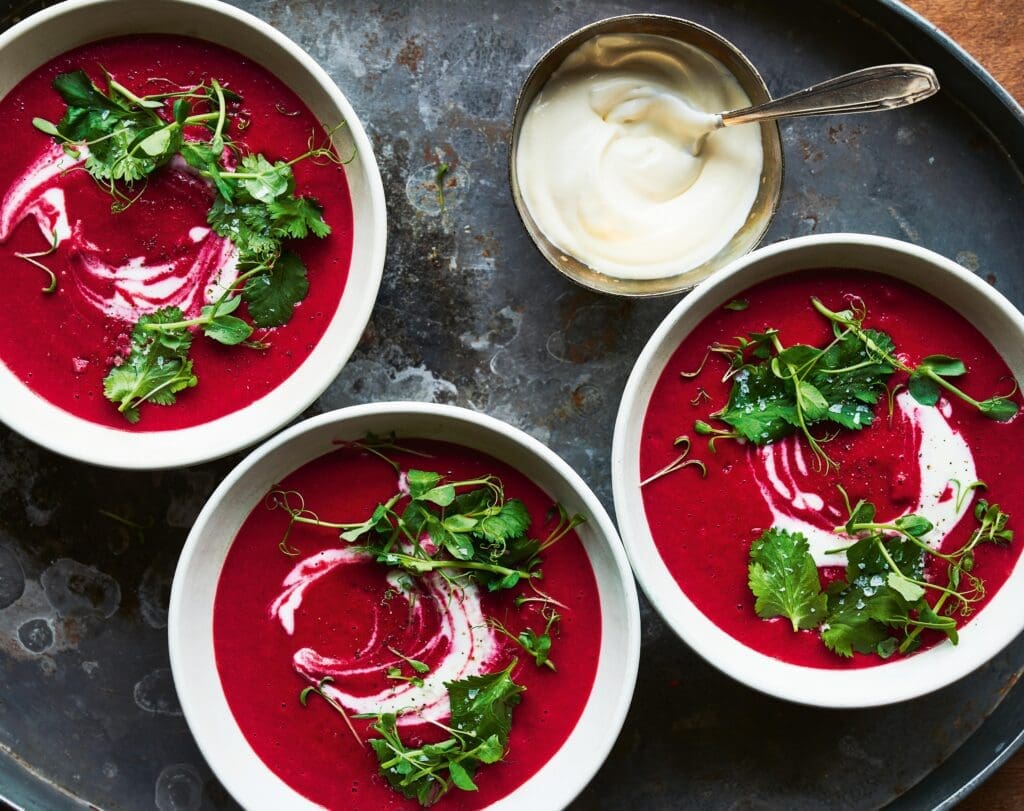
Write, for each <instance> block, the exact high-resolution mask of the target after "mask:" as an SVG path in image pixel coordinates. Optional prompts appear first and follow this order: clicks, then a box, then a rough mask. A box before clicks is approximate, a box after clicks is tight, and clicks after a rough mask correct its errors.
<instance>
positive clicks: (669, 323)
mask: <svg viewBox="0 0 1024 811" xmlns="http://www.w3.org/2000/svg"><path fill="white" fill-rule="evenodd" d="M843 251H852V252H854V254H855V255H854V256H852V258H850V259H845V260H839V259H838V258H837V255H838V254H839V253H840V252H843ZM830 252H831V253H830ZM882 253H884V254H887V255H890V256H894V257H899V258H900V259H904V260H913V261H916V262H917V263H918V264H919V266H921V267H924V266H927V267H928V269H929V271H930V272H934V273H936V274H945V276H946V278H947V279H950V280H952V282H951V283H952V284H955V285H960V290H961V291H968V292H970V293H971V294H973V295H974V296H975V297H976V301H977V302H979V304H978V306H981V307H984V309H985V311H986V312H990V313H993V314H994V315H997V316H998V317H999V318H1000V324H1001V325H1009V326H1010V327H1011V329H1012V330H1013V331H1014V333H1015V335H1014V336H1013V338H1012V339H1006V340H1005V341H1004V345H1005V344H1009V343H1010V342H1011V340H1016V341H1017V342H1018V343H1020V344H1022V345H1024V315H1022V314H1021V312H1020V311H1019V310H1017V308H1016V307H1014V305H1013V304H1012V303H1011V302H1010V301H1009V300H1008V299H1007V298H1006V297H1005V296H1003V294H1002V293H1000V292H999V291H997V290H996V289H995V288H993V287H991V286H990V285H988V284H986V283H985V282H984V281H982V280H981V279H980V278H978V277H977V276H976V275H974V274H973V273H971V272H970V271H968V270H966V269H964V268H962V267H961V266H960V265H958V264H956V263H955V262H953V261H952V260H950V259H948V258H946V257H944V256H941V255H940V254H937V253H935V252H933V251H931V250H928V249H926V248H922V247H920V246H917V245H913V244H910V243H907V242H903V241H900V240H897V239H892V238H889V237H880V236H873V235H868V234H856V233H836V234H824V235H812V236H806V237H799V238H796V239H789V240H784V241H781V242H778V243H775V244H773V245H770V246H767V247H763V248H759V249H758V250H756V251H754V252H752V253H750V254H748V255H746V256H744V257H742V258H741V259H739V260H737V261H735V262H733V263H732V264H731V265H729V266H728V267H727V268H725V269H723V270H722V271H721V272H720V273H719V274H717V275H716V276H715V277H714V278H713V279H712V280H709V281H708V282H706V283H704V284H702V285H700V286H699V287H698V288H697V290H696V291H694V292H693V293H691V294H690V295H689V296H687V297H686V298H685V299H683V300H682V301H681V302H679V304H677V305H676V306H675V307H674V308H673V309H672V310H671V312H669V314H668V315H667V316H666V317H665V319H664V320H663V321H662V322H661V324H660V325H659V326H658V328H657V329H656V330H655V332H654V334H653V335H652V336H651V338H650V340H649V341H648V342H647V344H646V346H645V347H644V349H643V351H642V352H641V353H640V355H639V357H638V358H637V361H636V363H635V365H634V367H633V369H632V371H631V373H630V375H629V378H628V380H627V382H626V386H625V390H624V391H623V395H622V400H621V402H620V405H619V411H618V415H617V417H616V422H615V435H614V439H613V444H612V471H611V476H612V491H613V494H614V501H615V513H616V518H617V522H618V525H619V531H620V534H621V537H622V541H623V544H624V546H625V547H626V554H627V556H628V557H629V560H630V564H631V565H632V567H633V573H634V574H635V575H636V578H637V581H638V582H639V584H640V587H641V590H642V591H643V592H644V594H645V595H646V596H647V598H648V599H649V600H650V602H651V604H652V605H653V606H654V608H655V610H657V611H658V613H659V614H660V615H661V617H662V618H663V619H664V620H665V622H666V624H667V625H668V626H669V627H670V628H672V630H673V631H674V632H675V633H676V634H677V635H678V636H679V637H680V638H681V639H682V640H683V641H684V642H686V643H687V644H688V645H689V646H690V647H691V648H693V650H694V651H696V652H697V653H698V654H699V655H700V656H701V657H702V658H704V659H705V660H706V661H707V662H709V663H710V664H711V665H713V666H715V667H716V668H718V669H719V670H720V671H722V672H723V673H725V674H726V675H728V676H730V677H732V678H733V679H735V680H737V681H739V682H741V683H743V684H746V685H747V686H748V687H752V688H753V689H755V690H758V691H760V692H762V693H766V694H768V695H771V696H775V697H777V698H782V699H785V700H787V701H792V702H794V703H798V704H806V705H811V706H818V707H826V708H836V709H855V708H867V707H875V706H883V705H888V704H894V703H897V702H901V701H906V700H909V699H912V698H917V697H919V696H922V695H925V694H928V693H931V692H933V691H935V690H938V689H940V688H942V687H945V686H946V685H948V684H951V683H953V682H954V681H956V680H958V679H960V678H962V677H964V676H966V675H968V674H969V673H971V672H973V671H974V670H976V669H977V668H978V667H980V666H982V665H983V664H984V663H985V662H987V661H988V660H989V659H991V658H992V657H993V656H995V655H996V654H997V653H999V652H1000V651H1001V650H1002V649H1003V648H1005V647H1006V646H1007V645H1008V644H1009V643H1010V642H1012V641H1013V639H1014V638H1015V637H1016V636H1017V635H1018V634H1019V633H1020V632H1021V631H1024V615H1021V614H1020V613H1019V612H1014V611H1013V610H1012V607H1011V606H1010V605H1009V603H1008V600H1010V599H1011V592H1013V591H1014V588H1015V586H1016V587H1020V586H1021V584H1022V583H1024V556H1021V557H1020V558H1018V560H1017V563H1016V564H1015V565H1014V568H1013V570H1012V572H1011V574H1010V577H1009V578H1008V579H1007V582H1006V583H1004V584H1003V585H1002V586H1001V587H1000V589H999V590H998V591H997V592H996V594H995V595H994V596H993V598H992V600H991V602H990V603H989V604H988V605H986V606H985V608H984V610H982V611H980V612H978V615H976V616H975V617H974V618H972V620H971V622H970V624H969V625H968V626H967V629H966V631H965V632H964V633H962V634H961V638H960V644H959V645H958V646H957V647H954V646H952V645H951V644H949V643H948V642H943V643H941V644H939V645H936V646H934V647H932V648H929V649H927V650H925V651H922V652H921V653H920V654H917V655H915V656H910V657H907V658H904V659H899V660H895V661H892V660H890V661H888V662H885V663H884V664H880V665H876V666H871V667H864V668H857V669H849V670H835V669H825V668H813V667H806V666H802V665H796V664H792V663H789V662H785V661H783V660H781V659H776V658H775V657H772V656H769V655H767V654H764V653H760V652H758V651H755V650H753V649H751V648H748V647H747V646H746V645H744V644H743V643H742V642H740V641H738V640H737V639H735V638H734V637H732V636H731V635H729V634H728V633H726V632H725V631H723V630H722V629H721V628H719V627H718V626H717V625H716V624H715V623H714V622H713V621H712V620H710V619H709V618H708V617H706V616H705V615H704V614H703V612H701V611H700V610H699V609H698V608H697V607H696V606H695V605H694V604H693V603H692V602H691V601H690V600H689V598H688V597H686V595H685V593H684V592H683V590H682V589H681V588H680V587H679V586H678V584H677V583H676V581H675V579H674V578H673V577H672V575H671V574H670V573H669V572H668V568H667V567H666V566H665V564H664V562H663V560H662V559H661V556H660V553H659V552H658V550H657V547H656V545H655V543H654V540H653V537H652V535H651V532H650V529H649V527H648V525H647V520H646V512H645V510H644V506H643V501H642V497H641V495H640V487H639V480H640V476H639V465H638V461H639V459H638V454H634V452H633V451H632V449H633V448H634V447H635V448H636V449H638V448H639V442H640V441H641V439H640V438H641V436H642V433H643V420H644V417H645V416H646V413H647V407H648V404H649V399H650V394H651V390H652V389H653V387H654V385H655V383H656V382H657V381H658V380H659V379H660V378H661V376H662V375H663V373H664V370H665V366H666V364H667V363H668V360H669V358H670V357H671V354H672V352H674V350H675V349H676V348H677V347H678V346H679V345H680V344H681V343H682V341H683V340H685V339H686V338H687V337H688V335H689V333H690V332H691V331H692V329H693V327H694V326H696V324H697V323H700V321H702V320H703V319H704V318H705V317H707V312H710V310H706V308H707V307H711V306H717V305H718V304H719V303H724V302H725V301H728V300H729V299H730V298H732V297H734V296H735V295H739V294H740V293H741V292H742V291H743V290H745V289H747V288H748V287H750V286H751V285H752V284H757V283H760V282H762V281H764V280H766V279H769V278H775V277H778V276H780V275H784V274H785V273H787V272H791V271H794V270H798V269H802V268H808V267H809V268H813V267H823V266H829V267H840V268H842V267H848V268H850V269H861V270H868V271H875V272H880V273H884V274H886V275H889V276H892V277H894V278H898V279H904V280H907V279H906V275H911V274H912V271H906V270H905V269H904V270H888V269H883V268H879V267H875V266H872V265H871V264H870V261H871V260H870V258H869V257H867V255H868V254H873V255H875V256H878V255H879V254H882ZM816 254H822V255H824V256H825V257H827V258H819V257H818V256H816ZM803 256H809V257H810V261H808V260H807V259H804V260H803V261H802V262H801V257H803ZM785 260H788V261H785ZM876 262H878V263H879V264H881V262H880V261H879V260H877V259H876ZM773 263H780V266H778V267H774V268H773V267H772V264H773ZM759 269H762V273H763V275H758V277H757V278H756V279H754V280H753V281H744V280H743V279H744V277H745V276H746V275H747V274H748V273H756V272H757V271H758V270H759ZM903 274H906V275H903ZM908 281H909V280H908ZM909 283H910V284H915V282H912V281H909ZM916 286H920V285H916ZM723 289H724V291H725V292H722V291H723ZM931 295H934V296H935V297H936V298H938V299H939V300H940V301H946V302H947V303H949V302H948V300H947V299H945V298H944V297H943V295H940V294H937V293H931ZM701 308H705V309H703V310H702V309H701ZM695 311H696V312H699V313H703V314H701V315H699V316H693V318H694V319H696V321H695V323H693V324H691V325H690V326H688V327H686V326H685V325H683V326H681V325H680V324H681V322H682V321H683V319H684V318H686V317H687V316H688V315H690V314H691V313H692V312H695ZM965 317H966V316H965ZM974 326H975V327H976V328H978V329H979V330H980V331H981V332H982V333H983V334H984V335H985V337H986V339H987V340H989V341H990V342H992V343H993V344H994V343H995V341H994V340H993V338H992V337H991V335H990V334H989V333H986V332H985V330H984V329H983V328H982V326H981V325H980V324H978V323H975V324H974ZM1000 354H1001V356H1002V357H1003V360H1004V361H1005V362H1007V363H1008V364H1009V363H1010V361H1009V360H1008V359H1007V357H1006V355H1005V354H1004V353H1002V352H1001V353H1000ZM1022 364H1024V350H1022V351H1021V352H1020V353H1019V354H1018V356H1017V358H1016V363H1015V364H1014V365H1012V366H1011V369H1012V370H1013V371H1014V372H1015V374H1016V376H1018V377H1019V376H1020V368H1021V367H1022ZM1014 581H1020V582H1014ZM1001 598H1002V599H1001Z"/></svg>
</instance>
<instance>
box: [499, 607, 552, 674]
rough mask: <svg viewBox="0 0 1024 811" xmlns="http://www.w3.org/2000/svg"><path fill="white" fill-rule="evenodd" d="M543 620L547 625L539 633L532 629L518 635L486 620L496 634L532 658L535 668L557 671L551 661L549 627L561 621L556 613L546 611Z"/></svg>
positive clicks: (501, 624)
mask: <svg viewBox="0 0 1024 811" xmlns="http://www.w3.org/2000/svg"><path fill="white" fill-rule="evenodd" d="M545 619H546V620H547V624H546V625H545V626H544V630H543V631H542V632H541V633H539V634H538V633H537V632H536V631H534V630H533V629H532V628H524V629H523V630H522V631H520V632H519V633H518V634H513V633H512V632H511V631H510V630H509V629H508V628H506V627H505V625H504V624H503V623H501V622H499V621H498V620H496V619H493V618H492V619H490V620H488V625H490V626H491V627H492V628H494V630H496V631H497V632H498V633H500V634H502V635H504V636H507V637H508V638H509V639H511V640H512V641H513V642H515V643H516V644H517V645H518V646H519V647H521V648H522V649H523V650H524V651H526V652H527V653H528V654H530V656H532V657H533V661H534V663H535V664H536V665H537V667H547V668H549V669H550V670H558V668H557V667H555V663H554V662H552V661H551V627H552V626H553V625H554V624H555V623H557V622H559V621H560V620H561V619H562V616H561V615H560V614H559V613H558V612H557V611H550V610H548V611H546V613H545Z"/></svg>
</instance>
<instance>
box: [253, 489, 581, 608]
mask: <svg viewBox="0 0 1024 811" xmlns="http://www.w3.org/2000/svg"><path fill="white" fill-rule="evenodd" d="M406 480H407V482H408V492H406V491H405V490H401V489H400V490H399V491H398V492H397V493H395V494H393V495H392V496H391V497H390V498H388V499H387V500H385V501H383V502H381V503H379V504H378V505H377V506H376V507H375V508H374V510H373V511H372V512H371V513H370V515H369V516H368V517H367V518H365V519H363V520H361V521H351V522H335V521H326V520H323V519H321V518H320V517H319V516H318V515H316V514H315V513H313V512H311V511H310V510H308V509H307V508H306V506H305V502H304V500H303V499H302V496H301V494H298V493H295V492H287V491H282V490H275V491H274V492H272V493H271V494H270V496H269V497H268V500H267V504H268V506H270V507H271V508H273V509H282V510H284V511H285V512H287V513H288V515H289V518H290V521H289V524H288V529H287V530H286V534H285V536H284V538H282V541H281V548H282V551H286V552H287V553H289V554H293V550H292V548H291V547H290V546H288V536H289V533H290V532H291V528H292V526H294V525H295V524H310V525H314V526H318V527H324V528H327V529H332V530H335V531H337V532H338V537H339V538H340V539H341V540H342V541H346V542H348V543H353V544H357V548H359V549H362V550H363V551H365V552H366V553H368V554H370V555H373V557H374V558H375V559H376V560H377V562H378V563H381V564H383V565H385V566H388V567H390V568H397V569H404V570H405V571H407V572H409V573H411V574H413V575H423V574H427V573H429V572H435V571H436V572H439V573H442V574H444V576H446V577H448V578H449V579H452V580H457V579H459V578H468V579H471V580H473V581H475V582H476V583H478V584H479V585H481V586H483V587H485V588H486V589H487V590H488V591H498V590H501V589H510V588H514V587H515V586H516V585H518V583H519V582H520V581H521V580H522V581H529V580H531V579H532V578H538V577H540V576H541V573H540V571H539V568H538V567H539V566H540V554H541V553H542V552H544V551H545V550H546V549H548V548H550V547H551V546H552V545H554V544H555V543H557V542H558V541H559V540H560V539H561V538H563V537H565V535H567V534H568V533H569V532H570V531H572V529H573V528H575V527H576V526H578V525H579V524H580V523H582V522H583V521H584V518H583V516H581V515H572V516H570V515H568V514H567V513H566V512H565V510H564V508H562V507H561V506H560V505H559V506H558V510H559V513H558V514H559V521H558V524H557V525H556V526H555V528H554V529H553V530H552V531H551V533H550V534H549V535H548V537H547V538H546V539H545V540H543V541H540V540H534V539H531V538H529V537H528V536H527V535H526V531H527V530H528V529H529V526H530V516H529V514H528V513H527V511H526V508H525V506H524V505H523V503H522V502H521V501H519V500H518V499H514V498H506V497H505V489H504V485H503V484H502V482H501V480H500V479H498V478H497V477H496V476H491V475H487V476H482V477H480V478H475V479H468V480H463V481H454V482H449V481H445V478H444V476H443V475H442V474H440V473H436V472H431V471H426V470H415V469H414V470H409V471H408V473H407V474H406ZM400 505H403V506H402V507H401V511H399V507H400ZM426 541H429V544H428V543H426ZM357 542H358V543H357Z"/></svg>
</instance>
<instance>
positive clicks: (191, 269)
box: [0, 35, 352, 431]
mask: <svg viewBox="0 0 1024 811" xmlns="http://www.w3.org/2000/svg"><path fill="white" fill-rule="evenodd" d="M133 99H134V100H133ZM0 111H2V114H3V116H4V120H5V121H6V123H7V126H6V128H5V131H4V132H5V137H6V138H7V139H8V142H9V144H8V149H6V150H4V153H3V155H2V156H0V189H3V190H4V192H3V199H2V203H0V265H2V273H3V277H4V280H5V295H4V296H3V300H2V301H0V361H2V362H3V363H4V364H5V365H6V366H7V367H8V368H9V369H10V370H11V371H12V372H13V373H14V374H15V375H17V377H18V378H20V379H21V380H22V381H23V382H24V383H25V384H26V385H27V386H29V387H30V388H31V389H32V390H33V391H35V392H36V393H37V394H39V395H40V396H42V397H44V398H46V399H47V400H49V401H50V402H52V403H54V404H55V405H57V406H59V407H60V408H63V409H65V410H67V411H69V412H71V413H72V414H75V415H76V416H79V417H81V418H83V419H86V420H90V421H92V422H96V423H100V424H102V425H107V426H111V427H116V428H127V427H130V423H129V421H128V420H126V419H125V417H129V418H132V419H135V418H138V419H139V422H138V428H137V430H148V431H159V430H169V429H175V428H182V427H187V426H190V425H196V424H199V423H203V422H207V421H209V420H213V419H216V418H218V417H222V416H224V415H226V414H229V413H231V412H233V411H236V410H238V409H240V408H243V407H244V406H246V405H247V404H249V403H252V402H253V401H255V400H257V399H259V398H260V397H263V396H264V395H266V394H267V393H268V392H270V391H271V390H272V389H274V388H275V387H276V386H278V385H279V384H280V383H281V382H282V381H284V380H285V379H286V378H287V377H288V376H289V375H290V374H291V373H292V372H293V371H294V370H295V369H296V368H297V367H298V366H299V364H301V363H302V362H303V360H304V359H305V358H306V357H307V356H308V355H309V353H310V352H311V350H312V349H313V347H314V345H315V344H316V343H317V341H318V340H319V339H320V337H321V336H322V335H323V333H324V330H325V329H326V326H327V324H328V323H329V321H330V319H331V317H332V316H333V315H334V313H335V311H336V309H337V306H338V302H339V300H340V298H341V295H342V291H343V290H344V288H345V281H346V278H347V275H348V269H349V259H350V254H351V248H352V209H351V202H350V200H349V194H348V188H347V185H346V181H345V173H344V170H343V168H342V167H341V166H340V165H339V164H338V162H337V156H336V155H333V153H329V152H328V151H326V150H324V151H321V152H319V153H317V155H315V156H312V157H307V158H305V159H303V160H299V161H298V162H296V163H294V165H292V166H290V167H284V166H283V165H282V164H283V163H286V162H289V161H292V160H293V159H295V158H299V157H300V156H303V155H304V154H305V153H307V152H308V151H309V149H310V144H311V143H312V144H313V146H314V147H317V146H318V147H323V146H324V145H325V144H327V143H328V138H327V134H326V132H325V131H324V128H323V126H322V125H321V124H320V122H318V121H317V120H316V119H315V118H314V117H313V115H312V114H311V113H310V111H309V110H308V109H307V108H306V107H305V106H304V105H303V103H302V102H301V101H300V100H299V98H298V97H297V96H296V95H295V94H294V93H292V92H291V91H290V90H289V89H288V88H287V87H285V86H284V84H282V83H281V82H280V81H279V80H278V79H276V78H275V77H274V76H272V75H271V74H269V73H268V72H267V71H266V70H264V69H263V68H262V67H260V66H259V65H257V64H255V63H253V62H252V61H250V60H249V59H247V58H245V57H243V56H241V55H240V54H238V53H235V52H233V51H230V50H227V49H225V48H222V47H219V46H217V45H213V44H211V43H208V42H203V41H200V40H196V39H189V38H185V37H176V36H175V37H172V36H157V35H153V36H149V35H147V36H136V37H131V38H119V39H111V40H104V41H101V42H96V43H93V44H90V45H86V46H84V47H81V48H78V49H76V50H73V51H70V52H68V53H66V54H63V55H62V56H59V57H57V58H56V59H54V60H52V61H50V62H48V63H47V64H46V65H44V66H43V67H41V68H39V69H38V70H36V71H35V72H34V73H32V74H31V75H30V76H28V77H27V78H25V79H24V80H23V81H21V82H20V83H19V84H18V85H17V86H16V87H15V88H14V89H13V90H12V91H11V92H10V93H8V94H7V96H6V97H5V98H4V99H3V100H2V101H0ZM34 120H35V122H34ZM112 122H113V123H112ZM34 123H35V126H33V124H34ZM324 123H325V124H327V125H329V126H335V125H338V124H340V123H342V122H324ZM332 158H333V160H332ZM215 175H216V177H214V176H215ZM328 232H329V233H328ZM19 254H21V255H22V256H24V255H30V256H29V257H28V258H29V259H34V261H35V262H38V263H41V264H42V265H43V268H46V269H48V271H44V269H43V268H40V267H38V266H33V265H32V264H30V263H29V261H28V259H25V258H20V257H19V256H18V255H19ZM303 266H304V268H305V269H303ZM307 271H308V279H307V278H306V276H307ZM47 272H52V273H53V274H54V276H55V278H54V284H53V285H51V284H50V283H49V277H48V275H47ZM307 285H308V294H305V295H303V294H304V291H305V287H306V286H307ZM44 287H53V290H52V292H42V291H41V288H44ZM243 291H244V292H243ZM261 296H262V299H261ZM210 305H216V310H215V311H211V306H210ZM293 305H294V312H292V309H291V308H292V306H293ZM140 318H149V319H157V320H161V321H162V322H164V324H163V326H159V327H157V328H154V329H150V328H143V329H142V330H140V331H138V332H137V333H134V335H136V336H137V337H136V338H133V329H134V327H135V325H136V323H137V322H139V320H140ZM183 322H184V325H182V323H183ZM168 324H169V325H170V326H169V327H168V326H167V325H168ZM176 325H177V326H176ZM165 327H166V331H164V330H165ZM190 340H191V347H188V343H189V341H190ZM161 341H162V342H161ZM112 370H116V373H115V372H114V371H112ZM171 371H173V372H174V373H175V374H171V373H170V372H171ZM105 391H106V396H105ZM175 399H176V400H177V402H176V403H174V405H173V407H159V406H161V405H163V406H167V405H168V404H169V403H170V402H171V401H173V400H175ZM119 408H120V410H121V413H119Z"/></svg>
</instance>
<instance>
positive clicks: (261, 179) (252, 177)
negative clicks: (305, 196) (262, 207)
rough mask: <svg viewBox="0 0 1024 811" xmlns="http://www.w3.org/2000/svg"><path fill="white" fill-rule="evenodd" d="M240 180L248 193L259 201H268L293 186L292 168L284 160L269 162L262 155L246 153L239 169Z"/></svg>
mask: <svg viewBox="0 0 1024 811" xmlns="http://www.w3.org/2000/svg"><path fill="white" fill-rule="evenodd" d="M239 174H240V175H247V176H246V177H243V178H242V180H241V182H242V186H243V187H244V188H245V190H246V191H247V192H249V195H250V196H251V197H252V199H254V200H258V201H259V202H261V203H269V202H271V201H272V200H276V199H277V198H278V197H281V196H282V195H285V194H289V193H290V192H291V191H292V190H294V188H295V179H294V177H293V176H292V168H291V167H290V166H289V165H288V164H287V163H285V162H284V161H278V162H277V163H274V164H271V163H270V161H268V160H267V159H266V158H265V157H263V155H246V156H245V157H243V158H242V163H241V167H240V171H239Z"/></svg>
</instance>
